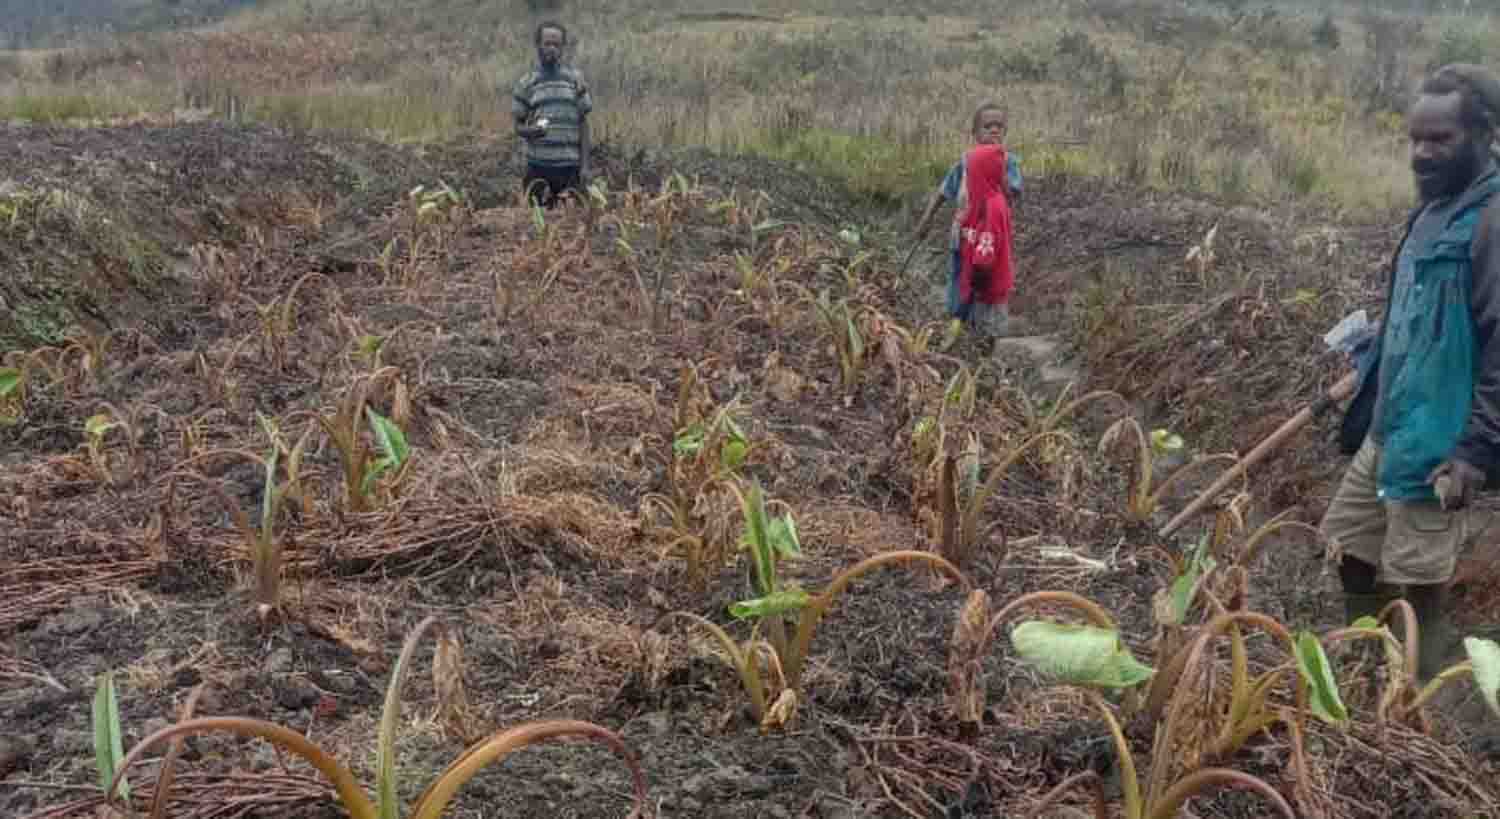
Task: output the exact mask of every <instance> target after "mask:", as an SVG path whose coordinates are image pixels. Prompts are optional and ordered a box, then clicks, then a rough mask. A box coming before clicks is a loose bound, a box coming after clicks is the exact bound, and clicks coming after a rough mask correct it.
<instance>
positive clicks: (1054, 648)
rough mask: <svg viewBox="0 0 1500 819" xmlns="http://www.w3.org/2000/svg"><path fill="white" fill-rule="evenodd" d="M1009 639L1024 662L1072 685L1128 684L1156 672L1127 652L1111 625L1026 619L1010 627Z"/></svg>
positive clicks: (1132, 684) (1118, 634)
mask: <svg viewBox="0 0 1500 819" xmlns="http://www.w3.org/2000/svg"><path fill="white" fill-rule="evenodd" d="M1010 641H1011V644H1012V645H1014V646H1015V647H1016V653H1017V654H1019V655H1020V656H1021V659H1022V660H1024V661H1025V662H1026V663H1028V664H1030V665H1031V666H1033V667H1035V668H1036V669H1037V670H1038V671H1040V672H1042V673H1043V674H1045V675H1047V676H1048V677H1051V678H1053V679H1055V680H1057V681H1059V682H1063V683H1068V684H1072V685H1083V686H1089V687H1091V688H1131V687H1133V686H1135V685H1138V684H1140V683H1143V682H1145V681H1146V680H1149V679H1151V676H1152V675H1153V674H1155V673H1156V670H1155V669H1153V668H1151V667H1150V666H1148V665H1145V664H1143V663H1141V662H1140V661H1139V660H1137V659H1136V658H1135V656H1134V655H1132V654H1131V653H1130V649H1128V648H1126V647H1125V644H1124V643H1122V642H1121V641H1120V632H1118V631H1116V630H1113V629H1105V628H1099V627H1098V626H1078V625H1071V624H1065V623H1053V622H1049V621H1046V620H1028V621H1026V622H1024V623H1021V624H1020V625H1018V626H1016V627H1015V628H1013V629H1011V632H1010Z"/></svg>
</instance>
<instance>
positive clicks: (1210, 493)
mask: <svg viewBox="0 0 1500 819" xmlns="http://www.w3.org/2000/svg"><path fill="white" fill-rule="evenodd" d="M1357 383H1359V374H1358V373H1349V374H1348V375H1346V376H1344V377H1343V378H1341V379H1339V381H1338V383H1336V384H1334V385H1333V386H1332V387H1329V388H1328V396H1327V397H1326V398H1324V399H1322V400H1320V401H1318V402H1317V403H1316V404H1311V405H1309V406H1306V407H1303V408H1302V411H1301V412H1298V413H1297V414H1296V415H1293V416H1292V417H1291V418H1290V419H1288V420H1287V422H1286V423H1284V424H1282V425H1281V426H1280V428H1278V429H1277V430H1276V431H1275V432H1273V433H1271V435H1270V436H1269V437H1267V438H1266V439H1265V440H1264V441H1261V442H1260V443H1259V444H1256V446H1255V448H1254V449H1252V450H1250V452H1249V454H1247V455H1246V456H1245V457H1243V458H1241V459H1240V460H1239V463H1236V464H1235V465H1234V466H1233V467H1231V468H1230V469H1229V471H1227V472H1225V473H1224V474H1223V475H1220V476H1219V479H1218V480H1216V481H1214V482H1213V485H1211V486H1209V487H1208V488H1207V489H1205V490H1203V493H1202V494H1200V495H1199V496H1198V497H1197V498H1195V499H1193V502H1192V503H1190V504H1188V505H1187V508H1185V509H1183V510H1182V511H1181V512H1178V513H1177V517H1175V518H1172V520H1170V521H1169V522H1168V523H1167V525H1166V526H1163V527H1162V529H1161V531H1160V532H1159V533H1158V534H1160V535H1161V537H1163V538H1166V537H1170V536H1171V535H1172V533H1173V532H1175V531H1177V530H1178V529H1180V528H1182V526H1183V524H1185V523H1187V522H1188V521H1189V520H1190V519H1192V517H1193V516H1194V515H1196V514H1198V513H1199V512H1201V511H1202V510H1203V508H1204V507H1205V506H1207V505H1208V504H1209V503H1210V502H1212V501H1213V499H1214V498H1216V497H1218V496H1219V494H1220V493H1221V492H1223V491H1224V490H1225V489H1226V488H1228V487H1229V485H1230V484H1231V483H1234V481H1235V479H1236V478H1238V477H1240V476H1241V475H1243V474H1244V473H1245V471H1246V470H1248V469H1249V468H1250V467H1251V466H1253V465H1254V464H1256V463H1257V462H1259V461H1260V460H1261V459H1263V458H1265V457H1266V455H1268V454H1270V453H1271V451H1272V450H1274V449H1276V448H1277V447H1279V446H1281V445H1282V444H1284V443H1286V441H1287V439H1288V438H1290V437H1292V435H1294V434H1296V432H1297V430H1299V429H1301V428H1302V427H1304V426H1306V425H1307V422H1308V421H1311V420H1312V419H1313V418H1315V417H1317V415H1318V414H1319V413H1320V412H1321V411H1322V410H1323V409H1324V407H1325V406H1327V405H1329V404H1332V403H1333V402H1336V401H1342V400H1343V399H1345V398H1348V397H1349V395H1350V393H1353V392H1354V387H1355V385H1356V384H1357Z"/></svg>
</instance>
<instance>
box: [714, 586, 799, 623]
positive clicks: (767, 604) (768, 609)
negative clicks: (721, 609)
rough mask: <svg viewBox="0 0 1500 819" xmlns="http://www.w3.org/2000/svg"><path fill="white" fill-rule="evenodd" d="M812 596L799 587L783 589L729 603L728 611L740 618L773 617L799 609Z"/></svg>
mask: <svg viewBox="0 0 1500 819" xmlns="http://www.w3.org/2000/svg"><path fill="white" fill-rule="evenodd" d="M811 599H812V597H811V595H809V594H808V593H807V592H805V591H802V590H801V589H783V590H782V591H778V592H772V593H771V594H768V595H766V596H765V597H761V598H758V599H756V600H743V601H741V602H739V603H731V604H730V606H729V613H730V614H731V615H733V616H734V617H736V618H737V619H740V620H750V619H754V618H758V617H774V616H776V615H778V614H786V613H787V612H789V611H800V610H801V609H802V608H803V607H805V606H806V605H807V602H808V601H809V600H811Z"/></svg>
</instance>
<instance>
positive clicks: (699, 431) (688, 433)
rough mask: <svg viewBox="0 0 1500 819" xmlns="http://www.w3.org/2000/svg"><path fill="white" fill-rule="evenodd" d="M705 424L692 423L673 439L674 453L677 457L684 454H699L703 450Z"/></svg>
mask: <svg viewBox="0 0 1500 819" xmlns="http://www.w3.org/2000/svg"><path fill="white" fill-rule="evenodd" d="M703 437H704V431H703V425H702V424H692V425H691V426H688V427H687V428H685V429H683V430H682V431H681V432H679V433H677V438H676V439H674V440H673V441H672V453H673V454H675V455H676V456H677V457H679V458H680V457H682V456H684V455H697V454H698V453H699V452H701V451H702V450H703Z"/></svg>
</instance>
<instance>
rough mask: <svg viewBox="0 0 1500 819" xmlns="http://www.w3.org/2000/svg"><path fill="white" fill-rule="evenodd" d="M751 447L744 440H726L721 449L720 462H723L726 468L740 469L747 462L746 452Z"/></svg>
mask: <svg viewBox="0 0 1500 819" xmlns="http://www.w3.org/2000/svg"><path fill="white" fill-rule="evenodd" d="M749 449H750V448H749V446H748V445H746V444H745V442H744V441H741V440H738V439H730V440H728V441H725V442H724V446H723V447H721V448H720V449H719V463H721V464H723V465H724V468H725V469H729V470H735V469H739V468H740V466H741V465H742V464H744V463H745V454H746V453H747V452H748V451H749Z"/></svg>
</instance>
